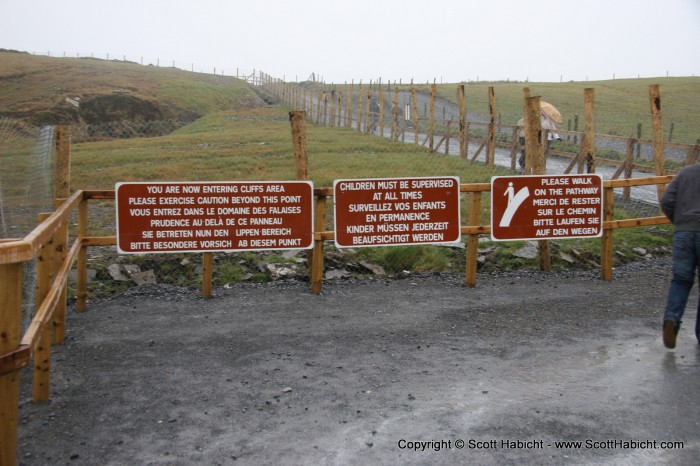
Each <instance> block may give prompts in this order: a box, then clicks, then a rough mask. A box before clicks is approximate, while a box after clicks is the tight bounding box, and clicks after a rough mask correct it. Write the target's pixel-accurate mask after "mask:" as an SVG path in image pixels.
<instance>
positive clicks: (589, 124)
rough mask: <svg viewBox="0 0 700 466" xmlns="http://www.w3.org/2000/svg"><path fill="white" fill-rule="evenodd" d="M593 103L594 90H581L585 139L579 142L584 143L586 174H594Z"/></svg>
mask: <svg viewBox="0 0 700 466" xmlns="http://www.w3.org/2000/svg"><path fill="white" fill-rule="evenodd" d="M594 103H595V89H593V88H590V87H589V88H586V89H584V90H583V110H584V112H585V115H584V118H585V128H584V131H585V133H584V134H585V138H584V140H583V141H581V143H582V144H584V143H585V145H586V150H585V151H584V153H585V154H586V173H595V152H596V146H595V127H594V121H593V110H594Z"/></svg>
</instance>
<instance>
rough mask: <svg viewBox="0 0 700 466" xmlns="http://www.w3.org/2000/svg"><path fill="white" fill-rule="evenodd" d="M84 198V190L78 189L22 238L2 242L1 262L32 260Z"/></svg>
mask: <svg viewBox="0 0 700 466" xmlns="http://www.w3.org/2000/svg"><path fill="white" fill-rule="evenodd" d="M82 199H83V191H76V192H75V193H73V195H72V196H71V197H69V198H68V199H66V200H65V202H63V203H62V204H61V205H60V207H59V208H58V209H56V210H55V211H54V212H53V213H52V214H51V215H50V216H49V218H47V219H46V220H45V221H43V222H41V224H40V225H39V226H37V227H36V228H34V229H33V230H32V231H31V232H30V233H29V234H28V235H27V236H25V237H24V238H23V239H21V240H17V241H8V242H3V243H0V264H14V263H16V262H26V261H28V260H32V259H33V258H34V257H35V256H36V254H37V252H38V251H39V248H40V247H41V245H42V244H44V243H46V242H48V241H49V239H50V238H51V237H52V236H53V235H54V233H56V231H57V230H58V229H59V227H60V226H61V224H62V223H63V222H65V221H67V220H68V216H69V215H70V212H71V211H72V210H73V209H74V208H75V207H77V205H78V204H79V203H80V201H81V200H82Z"/></svg>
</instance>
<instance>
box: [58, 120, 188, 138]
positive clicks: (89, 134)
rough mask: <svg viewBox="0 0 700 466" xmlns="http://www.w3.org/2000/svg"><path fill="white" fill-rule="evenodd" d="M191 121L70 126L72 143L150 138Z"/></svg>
mask: <svg viewBox="0 0 700 466" xmlns="http://www.w3.org/2000/svg"><path fill="white" fill-rule="evenodd" d="M190 123H192V121H183V120H161V121H110V122H106V123H103V124H99V125H85V124H83V125H73V126H71V140H72V141H73V142H74V143H81V142H95V141H105V140H109V139H129V138H152V137H159V136H166V135H168V134H170V133H172V132H173V131H175V130H177V129H179V128H182V127H183V126H186V125H188V124H190Z"/></svg>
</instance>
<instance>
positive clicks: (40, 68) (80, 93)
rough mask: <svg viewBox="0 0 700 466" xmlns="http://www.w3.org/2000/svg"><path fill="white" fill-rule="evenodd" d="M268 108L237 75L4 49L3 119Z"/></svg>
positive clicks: (0, 73) (173, 115)
mask: <svg viewBox="0 0 700 466" xmlns="http://www.w3.org/2000/svg"><path fill="white" fill-rule="evenodd" d="M67 99H69V100H67ZM76 104H77V106H76ZM263 104H264V102H262V100H261V99H260V98H259V97H258V96H257V95H256V94H255V92H254V91H253V90H252V88H251V87H250V86H249V85H248V84H247V83H246V82H244V81H242V80H240V79H236V78H232V77H227V76H217V75H212V74H202V73H192V72H188V71H183V70H179V69H175V68H160V67H154V66H142V65H139V64H137V63H132V62H124V61H117V60H112V61H107V60H100V59H94V58H52V57H45V56H34V55H30V54H27V53H21V52H13V51H6V50H0V116H5V117H10V118H17V119H22V120H25V121H27V122H29V123H31V124H36V125H38V124H73V123H86V124H97V123H104V122H106V121H117V120H143V121H152V120H165V119H186V120H190V119H194V118H197V117H199V116H201V115H203V114H206V113H209V112H211V111H218V110H228V109H234V108H241V107H256V106H260V105H263Z"/></svg>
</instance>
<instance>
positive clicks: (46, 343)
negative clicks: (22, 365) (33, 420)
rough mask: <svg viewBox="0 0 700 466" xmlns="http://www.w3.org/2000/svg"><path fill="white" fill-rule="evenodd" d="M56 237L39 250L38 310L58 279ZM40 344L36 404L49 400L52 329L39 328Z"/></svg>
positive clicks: (44, 216) (36, 362) (42, 216)
mask: <svg viewBox="0 0 700 466" xmlns="http://www.w3.org/2000/svg"><path fill="white" fill-rule="evenodd" d="M50 215H51V214H50V213H40V214H39V218H38V220H39V223H41V222H43V221H44V220H46V219H47V218H49V216H50ZM56 236H57V234H54V235H53V236H52V237H51V238H50V239H49V241H48V242H46V243H45V244H43V245H42V246H41V247H40V248H39V254H38V255H37V265H36V303H35V304H36V309H35V312H36V311H38V310H39V307H40V306H41V304H42V302H43V301H44V299H45V298H46V295H47V294H48V293H49V289H50V288H51V285H52V284H53V281H54V279H55V278H56V271H57V270H58V268H59V266H60V265H59V264H56V255H57V254H56V248H55V243H56ZM39 335H40V336H39V343H38V345H37V347H36V350H35V351H34V375H33V392H32V394H33V401H34V402H35V403H38V402H41V401H47V400H48V399H49V382H50V371H51V328H50V327H49V326H48V325H47V324H44V325H42V326H41V327H40V328H39Z"/></svg>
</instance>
